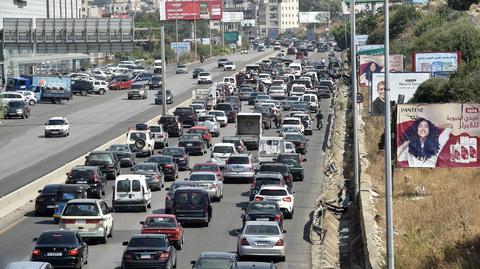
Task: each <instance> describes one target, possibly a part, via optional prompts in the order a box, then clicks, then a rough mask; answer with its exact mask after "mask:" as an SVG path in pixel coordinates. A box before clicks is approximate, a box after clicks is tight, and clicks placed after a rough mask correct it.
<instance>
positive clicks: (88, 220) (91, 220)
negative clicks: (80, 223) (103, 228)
mask: <svg viewBox="0 0 480 269" xmlns="http://www.w3.org/2000/svg"><path fill="white" fill-rule="evenodd" d="M101 221H102V220H101V219H87V220H86V221H85V223H87V224H98V223H100V222H101Z"/></svg>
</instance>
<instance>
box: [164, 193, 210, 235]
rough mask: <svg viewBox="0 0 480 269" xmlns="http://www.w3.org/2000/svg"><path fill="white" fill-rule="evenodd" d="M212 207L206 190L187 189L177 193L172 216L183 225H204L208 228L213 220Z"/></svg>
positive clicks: (174, 197)
mask: <svg viewBox="0 0 480 269" xmlns="http://www.w3.org/2000/svg"><path fill="white" fill-rule="evenodd" d="M212 211H213V209H212V205H211V204H210V198H209V197H208V193H207V191H206V190H205V189H203V188H200V187H195V188H191V187H186V188H180V189H177V190H176V191H175V194H174V196H173V203H172V214H174V215H175V216H176V217H177V220H178V221H180V222H181V223H182V224H183V223H203V224H204V225H206V226H208V224H209V223H210V220H211V219H212V213H213V212H212Z"/></svg>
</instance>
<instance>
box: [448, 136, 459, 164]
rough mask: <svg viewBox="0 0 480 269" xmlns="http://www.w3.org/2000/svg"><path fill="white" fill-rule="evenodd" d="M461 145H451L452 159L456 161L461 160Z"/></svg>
mask: <svg viewBox="0 0 480 269" xmlns="http://www.w3.org/2000/svg"><path fill="white" fill-rule="evenodd" d="M461 155H462V154H461V146H460V143H458V141H457V143H455V144H453V145H450V161H451V162H454V163H459V162H461Z"/></svg>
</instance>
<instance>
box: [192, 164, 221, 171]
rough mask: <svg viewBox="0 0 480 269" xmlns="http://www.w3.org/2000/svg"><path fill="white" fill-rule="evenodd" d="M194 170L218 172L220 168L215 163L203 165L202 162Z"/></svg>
mask: <svg viewBox="0 0 480 269" xmlns="http://www.w3.org/2000/svg"><path fill="white" fill-rule="evenodd" d="M192 171H208V172H217V171H218V168H217V166H214V165H201V164H196V165H195V166H194V167H193V169H192Z"/></svg>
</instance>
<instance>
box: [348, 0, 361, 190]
mask: <svg viewBox="0 0 480 269" xmlns="http://www.w3.org/2000/svg"><path fill="white" fill-rule="evenodd" d="M350 32H351V36H350V39H351V40H350V55H351V57H352V85H351V88H352V91H353V92H352V99H353V100H352V117H353V162H354V163H353V166H354V175H355V198H358V194H359V193H360V176H359V174H360V167H359V162H358V104H357V51H356V48H355V0H350Z"/></svg>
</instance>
